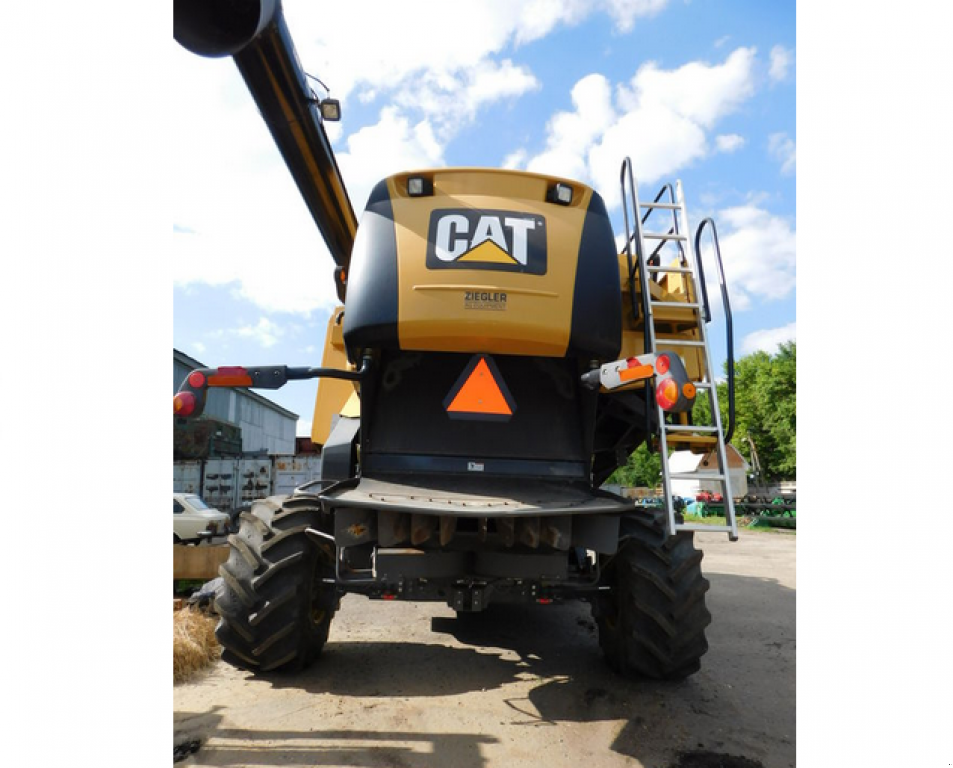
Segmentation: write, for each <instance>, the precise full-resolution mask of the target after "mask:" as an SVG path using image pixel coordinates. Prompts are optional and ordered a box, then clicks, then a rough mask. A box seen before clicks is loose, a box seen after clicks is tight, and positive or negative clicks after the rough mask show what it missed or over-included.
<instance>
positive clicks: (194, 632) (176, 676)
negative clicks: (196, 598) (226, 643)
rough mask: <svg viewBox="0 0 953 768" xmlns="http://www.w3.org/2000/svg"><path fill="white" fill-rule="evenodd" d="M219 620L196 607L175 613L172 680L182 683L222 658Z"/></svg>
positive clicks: (173, 622)
mask: <svg viewBox="0 0 953 768" xmlns="http://www.w3.org/2000/svg"><path fill="white" fill-rule="evenodd" d="M216 623H217V621H216V620H215V619H212V618H210V617H209V616H207V615H205V614H204V613H202V612H201V611H198V610H195V609H193V608H186V609H184V610H181V611H176V612H175V613H173V614H172V681H173V682H174V683H181V682H183V681H184V680H188V679H189V678H191V677H192V676H193V675H194V674H195V673H196V672H197V671H198V670H200V669H204V668H205V667H207V666H209V665H210V664H211V663H212V662H214V661H215V660H217V659H218V657H219V656H220V655H221V653H222V648H221V646H220V645H219V644H218V640H216V639H215V625H216Z"/></svg>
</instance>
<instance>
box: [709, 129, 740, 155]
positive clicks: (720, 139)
mask: <svg viewBox="0 0 953 768" xmlns="http://www.w3.org/2000/svg"><path fill="white" fill-rule="evenodd" d="M744 145H745V138H744V136H739V135H738V134H737V133H727V134H723V135H721V136H716V137H715V148H716V149H717V150H718V151H719V152H734V151H736V150H739V149H741V148H742V147H743V146H744Z"/></svg>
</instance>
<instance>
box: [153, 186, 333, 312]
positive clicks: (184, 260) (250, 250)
mask: <svg viewBox="0 0 953 768" xmlns="http://www.w3.org/2000/svg"><path fill="white" fill-rule="evenodd" d="M299 205H300V203H299ZM301 207H302V208H303V206H301ZM303 218H305V219H306V221H305V223H306V224H309V223H310V218H308V217H307V213H306V212H305V213H304V214H303ZM169 262H170V266H171V271H172V281H173V284H175V285H177V286H188V285H191V284H195V283H203V284H206V285H212V286H231V287H232V288H233V289H234V292H235V294H236V295H237V296H239V297H241V298H243V299H246V300H248V301H250V302H252V303H254V304H255V305H256V306H258V307H259V308H261V309H262V310H264V311H266V312H289V313H296V314H302V315H309V314H310V313H311V312H313V311H315V310H317V309H331V308H333V307H334V306H336V304H337V296H336V293H335V290H334V283H333V278H332V275H333V269H334V262H333V261H332V260H331V256H330V254H328V253H327V248H326V247H325V245H324V241H323V240H321V237H320V235H318V233H317V230H316V229H314V230H313V231H311V232H301V233H298V234H297V235H296V236H295V235H291V234H290V233H288V232H282V231H281V230H280V229H276V230H275V231H274V233H272V237H267V236H264V237H263V238H262V239H257V238H254V239H247V238H242V237H236V236H234V235H229V234H221V233H213V234H209V235H203V234H195V235H192V234H174V235H173V246H172V248H171V251H170V258H169Z"/></svg>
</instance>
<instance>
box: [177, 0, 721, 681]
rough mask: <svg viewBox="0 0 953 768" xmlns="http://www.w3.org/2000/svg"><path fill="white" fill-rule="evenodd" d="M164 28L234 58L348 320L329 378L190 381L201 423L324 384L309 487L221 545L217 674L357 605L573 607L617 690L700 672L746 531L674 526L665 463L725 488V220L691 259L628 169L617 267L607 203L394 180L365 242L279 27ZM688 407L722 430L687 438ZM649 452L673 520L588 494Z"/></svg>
mask: <svg viewBox="0 0 953 768" xmlns="http://www.w3.org/2000/svg"><path fill="white" fill-rule="evenodd" d="M174 28H175V38H176V40H177V41H178V42H179V43H180V44H181V45H183V46H184V47H185V48H187V49H188V50H190V51H192V52H194V53H197V54H200V55H202V56H212V57H220V56H226V55H230V56H233V57H234V60H235V63H236V64H237V66H238V68H239V70H240V72H241V74H242V76H243V78H244V80H245V82H246V84H247V86H248V89H249V91H250V92H251V95H252V97H253V98H254V99H255V102H256V103H257V105H258V108H259V110H260V112H261V114H262V117H263V118H264V120H265V122H266V123H267V125H268V128H269V129H270V131H271V133H272V136H273V137H274V140H275V142H276V144H277V146H278V148H279V149H280V151H281V153H282V155H283V157H284V159H285V162H286V164H287V166H288V169H289V170H290V172H291V174H292V176H293V177H294V179H295V182H296V183H297V185H298V188H299V190H300V192H301V195H302V197H303V199H304V201H305V203H306V204H307V206H308V209H309V211H310V212H311V215H312V217H313V218H314V221H315V223H316V224H317V226H318V229H319V230H320V232H321V234H322V235H323V237H324V239H325V241H326V242H327V245H328V249H329V250H330V252H331V256H332V257H333V259H334V261H335V262H336V267H335V269H334V282H335V285H336V288H337V294H338V296H339V298H340V301H341V306H340V307H338V308H337V310H336V311H335V312H334V313H333V315H332V317H331V319H330V322H329V324H328V330H327V336H326V339H325V345H324V356H323V360H322V364H321V367H316V368H312V367H287V366H283V365H275V366H267V367H220V368H211V369H202V370H196V371H193V372H192V373H191V374H189V376H188V377H187V378H186V380H185V381H184V382H183V383H182V385H181V387H180V390H179V392H178V394H176V395H175V399H174V410H175V414H176V415H177V416H185V417H189V416H193V417H194V416H198V415H199V414H201V413H202V409H203V405H204V403H205V398H206V393H207V390H208V388H209V387H255V388H261V389H276V388H278V387H282V386H284V385H285V383H286V382H288V381H295V380H307V379H315V378H318V379H321V381H320V385H319V387H318V394H317V402H316V405H315V413H314V420H313V425H314V426H313V435H312V439H313V440H314V441H315V442H316V443H320V444H322V445H323V446H324V450H323V460H322V476H321V479H320V481H317V482H315V483H310V484H307V485H305V486H302V487H300V488H298V489H297V490H296V492H295V493H294V494H293V495H291V496H288V497H271V498H268V499H265V500H263V501H260V502H257V503H256V504H255V505H254V506H253V508H252V510H251V512H250V513H244V514H243V515H242V519H241V528H240V531H239V532H238V533H237V534H235V535H232V536H231V537H230V538H229V542H230V548H231V549H230V555H229V558H228V561H227V562H226V563H225V564H224V565H223V566H222V568H221V575H222V577H223V579H224V582H225V592H224V595H223V596H221V597H220V598H219V600H218V602H217V609H218V612H219V614H220V616H221V622H220V624H219V627H218V630H217V635H218V638H219V641H220V642H221V644H222V646H223V647H224V649H225V652H224V658H225V659H226V660H228V661H229V662H231V663H233V664H235V665H237V666H239V667H242V668H245V669H250V670H256V671H268V670H276V669H290V670H295V669H300V668H302V667H304V666H305V665H307V664H308V663H310V662H311V661H312V660H313V659H314V658H315V657H316V656H317V655H318V654H319V653H320V652H321V649H322V647H323V646H324V644H325V642H326V640H327V637H328V629H329V626H330V623H331V619H332V617H333V615H334V612H335V610H336V609H337V607H338V606H339V603H340V599H341V597H342V595H345V594H347V593H356V594H361V595H366V596H368V597H370V598H375V599H382V600H427V601H439V602H445V603H447V604H449V605H450V606H452V607H453V608H454V609H455V610H456V611H458V612H475V611H483V610H485V609H486V608H487V606H489V605H490V604H492V603H503V602H521V603H542V604H549V603H553V602H559V601H562V600H567V599H573V598H575V599H582V600H586V601H589V602H590V603H591V605H592V610H593V614H594V616H595V618H596V621H597V624H598V627H599V642H600V644H601V646H602V648H603V649H604V651H605V654H606V657H607V658H608V661H609V663H610V664H611V665H612V667H613V668H614V669H616V670H617V671H618V672H619V673H621V674H623V675H626V676H634V677H649V678H656V679H670V680H677V679H682V678H684V677H686V676H688V675H690V674H692V673H694V672H695V671H697V670H698V669H699V667H700V659H701V657H702V655H703V654H704V653H705V652H706V650H707V648H708V645H707V642H706V639H705V629H706V627H707V626H708V624H709V623H710V621H711V616H710V614H709V612H708V610H707V608H706V607H705V593H706V592H707V591H708V581H707V580H706V579H705V578H704V577H703V575H702V570H701V561H702V553H701V552H699V551H697V550H696V549H695V547H694V543H693V531H695V530H705V531H711V530H720V531H724V532H725V533H727V534H728V535H729V536H730V537H731V538H732V539H736V538H737V528H736V525H735V519H734V510H733V508H732V505H731V502H730V499H731V492H730V489H729V484H728V479H727V476H726V475H723V476H720V482H721V483H722V486H723V489H722V490H723V495H724V497H725V498H726V499H728V500H729V502H728V504H727V524H726V525H724V526H721V527H716V528H713V527H711V526H702V525H689V524H685V523H683V522H682V520H681V517H680V515H679V513H678V512H679V511H678V510H677V509H676V506H675V504H674V503H673V499H672V495H671V491H670V483H671V481H672V480H673V479H674V477H673V474H672V473H671V472H670V471H669V468H668V463H667V457H668V453H669V450H670V449H675V448H678V449H682V450H684V449H686V448H687V449H692V450H696V451H699V452H707V451H710V450H715V451H716V452H717V455H718V456H719V457H720V461H721V466H726V461H725V437H724V433H723V430H722V425H721V423H720V420H719V415H718V414H719V410H718V403H717V402H716V397H717V394H716V391H715V387H714V376H713V371H712V364H711V356H710V353H709V348H708V341H707V338H706V333H705V331H706V321H707V320H708V319H709V312H708V306H707V297H706V294H705V291H704V276H703V275H702V274H701V271H700V270H701V264H700V262H699V259H698V257H697V251H698V241H699V239H700V238H701V236H702V233H703V231H704V229H705V227H706V225H710V232H711V235H712V236H713V238H714V243H715V245H716V250H717V235H716V234H715V228H714V225H713V224H712V223H711V222H710V220H706V222H703V223H702V225H701V226H700V227H699V230H698V232H697V235H696V237H695V242H694V244H693V242H692V240H691V239H690V237H689V233H690V230H689V224H688V219H687V214H686V210H685V203H684V199H683V196H682V189H681V185H680V184H679V183H676V184H675V185H674V186H672V185H671V184H666V185H665V186H664V187H663V188H662V190H661V191H660V192H659V194H658V195H657V196H656V197H655V198H654V199H653V201H652V202H643V201H641V200H640V198H639V193H638V189H637V187H636V184H635V181H634V179H633V173H632V168H631V164H630V163H629V161H628V160H626V161H625V162H623V163H622V169H621V174H620V181H621V186H622V192H623V200H624V210H625V227H626V246H625V249H624V250H623V252H622V253H621V254H619V253H618V252H617V246H616V243H615V238H614V236H613V229H612V226H611V224H610V221H609V217H608V215H607V213H606V208H605V205H604V203H603V200H602V198H601V197H600V196H599V194H598V193H596V192H595V191H594V190H592V189H590V188H589V187H587V186H586V185H584V184H581V183H579V182H577V181H572V180H568V179H562V178H556V177H551V176H545V175H540V174H534V173H522V172H516V171H501V170H490V169H480V168H450V169H442V170H432V169H426V170H410V171H408V172H405V173H399V174H396V175H394V176H390V177H389V178H386V179H384V180H383V181H381V182H380V183H379V184H377V186H376V187H375V188H374V190H373V191H372V192H371V194H370V198H369V199H368V201H367V204H366V206H365V208H364V212H363V214H362V216H361V219H360V225H358V222H357V218H356V217H355V215H354V212H353V210H352V207H351V203H350V201H349V199H348V195H347V192H346V190H345V185H344V181H343V179H342V178H341V174H340V172H339V170H338V166H337V163H336V161H335V157H334V153H333V152H332V150H331V146H330V143H329V141H328V138H327V135H326V133H325V130H324V127H323V120H325V119H336V118H337V117H338V116H339V105H338V104H337V103H336V102H331V101H330V100H324V101H319V100H318V99H316V98H315V96H314V94H313V93H312V91H311V89H310V88H309V86H308V83H307V79H306V75H305V73H304V71H303V70H302V69H301V67H300V65H299V63H298V58H297V55H296V53H295V50H294V47H293V44H292V41H291V37H290V34H289V32H288V29H287V26H286V24H285V21H284V18H283V15H282V11H281V7H280V3H279V2H278V1H277V0H274V1H273V2H264V1H263V2H255V1H252V0H249V1H246V2H225V1H224V0H221V1H215V2H192V1H187V0H182V1H181V2H180V1H179V0H176V2H175V24H174ZM650 222H657V223H656V224H655V226H654V227H653V229H652V231H648V230H647V229H646V226H652V224H650ZM649 247H651V248H652V249H653V250H652V251H651V252H650V251H649ZM665 254H671V255H672V260H671V262H670V263H665V264H662V260H663V259H662V257H663V256H664V255H665ZM295 279H296V278H295V276H294V275H288V280H289V281H292V280H295ZM722 289H723V295H724V285H723V278H722ZM725 299H726V300H727V296H725ZM726 309H727V307H726ZM699 392H700V393H701V395H702V396H705V397H708V398H710V404H711V409H710V411H711V413H712V414H714V418H715V423H714V424H705V425H700V424H693V423H691V409H692V405H693V403H694V401H695V397H696V394H697V393H699ZM332 427H333V428H332ZM643 442H648V443H649V444H650V446H652V447H654V449H655V450H658V451H659V453H660V455H661V458H662V473H663V488H664V489H665V502H666V503H665V505H664V507H663V508H662V509H659V510H650V509H643V508H638V507H636V506H635V505H634V504H633V503H632V502H631V501H628V500H624V499H621V498H619V497H618V496H615V495H612V494H609V493H606V492H603V491H600V490H599V486H600V485H601V484H602V483H603V482H605V480H606V479H607V478H608V477H609V475H611V474H612V472H613V471H614V470H615V469H616V468H617V467H619V466H620V465H623V464H624V463H625V462H626V460H627V458H628V456H629V455H630V454H631V452H632V451H633V450H635V449H636V448H637V447H638V446H639V445H641V444H642V443H643Z"/></svg>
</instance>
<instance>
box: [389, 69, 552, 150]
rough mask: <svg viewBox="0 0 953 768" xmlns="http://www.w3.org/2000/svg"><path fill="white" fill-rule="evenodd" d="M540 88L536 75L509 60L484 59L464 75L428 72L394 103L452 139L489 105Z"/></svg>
mask: <svg viewBox="0 0 953 768" xmlns="http://www.w3.org/2000/svg"><path fill="white" fill-rule="evenodd" d="M539 87H540V84H539V81H538V80H537V79H536V78H535V77H534V76H533V74H532V73H531V72H530V71H529V70H528V69H526V68H525V67H522V66H516V65H514V64H513V62H512V61H510V60H509V59H506V60H504V61H502V62H500V63H499V64H497V63H496V62H493V61H489V60H484V61H481V62H479V63H478V64H476V65H475V66H473V67H471V68H470V69H468V70H466V71H464V72H462V73H460V74H448V73H445V72H440V73H438V72H432V71H431V72H427V73H425V74H423V75H422V76H421V77H420V78H419V79H418V80H417V81H416V82H415V84H414V87H413V88H412V89H407V90H404V91H401V92H399V93H397V94H395V97H394V102H395V103H396V104H398V105H400V106H401V107H404V108H412V109H414V108H415V109H419V110H420V111H421V113H422V114H423V115H424V116H425V118H426V119H427V120H429V121H431V122H432V123H433V124H434V125H435V126H437V128H438V133H440V135H441V137H442V138H443V139H444V140H449V139H450V138H452V137H453V135H454V134H455V133H456V132H457V131H458V130H459V129H460V128H461V127H462V126H464V125H466V124H467V123H468V122H469V121H471V120H472V119H473V118H474V117H475V116H476V114H477V112H478V111H479V110H480V109H481V108H482V107H483V106H485V105H487V104H490V103H492V102H494V101H498V100H501V99H508V98H510V99H511V98H516V97H518V96H522V95H523V94H524V93H526V92H528V91H531V90H535V89H537V88H539Z"/></svg>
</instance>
